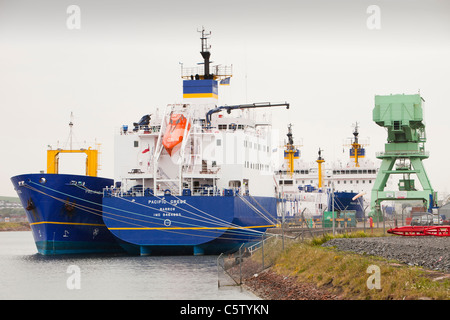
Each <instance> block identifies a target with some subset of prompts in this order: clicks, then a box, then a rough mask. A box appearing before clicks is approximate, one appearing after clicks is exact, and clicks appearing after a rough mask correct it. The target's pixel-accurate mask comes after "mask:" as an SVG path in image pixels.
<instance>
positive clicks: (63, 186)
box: [11, 173, 122, 255]
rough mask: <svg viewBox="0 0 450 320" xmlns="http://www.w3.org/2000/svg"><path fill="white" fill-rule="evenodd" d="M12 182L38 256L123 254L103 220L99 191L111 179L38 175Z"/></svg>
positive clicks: (30, 175)
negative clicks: (23, 209)
mask: <svg viewBox="0 0 450 320" xmlns="http://www.w3.org/2000/svg"><path fill="white" fill-rule="evenodd" d="M11 181H12V183H13V185H14V188H15V190H16V191H17V194H18V196H19V198H20V201H21V202H22V205H23V207H24V208H25V210H26V214H27V218H28V221H29V223H30V226H31V229H32V232H33V237H34V241H35V243H36V247H37V250H38V252H39V253H40V254H43V255H57V254H83V253H102V252H108V253H109V252H120V251H122V249H121V247H120V246H119V245H118V244H117V242H116V241H115V238H114V237H113V235H112V234H111V233H110V231H109V230H108V228H107V227H106V226H105V224H104V223H103V219H102V189H103V188H105V187H107V186H110V185H112V184H113V180H112V179H106V178H98V177H90V176H82V175H72V174H42V173H38V174H24V175H19V176H15V177H12V178H11Z"/></svg>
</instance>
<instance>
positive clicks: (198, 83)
mask: <svg viewBox="0 0 450 320" xmlns="http://www.w3.org/2000/svg"><path fill="white" fill-rule="evenodd" d="M183 98H215V99H217V98H218V89H217V81H216V80H212V79H207V80H184V81H183Z"/></svg>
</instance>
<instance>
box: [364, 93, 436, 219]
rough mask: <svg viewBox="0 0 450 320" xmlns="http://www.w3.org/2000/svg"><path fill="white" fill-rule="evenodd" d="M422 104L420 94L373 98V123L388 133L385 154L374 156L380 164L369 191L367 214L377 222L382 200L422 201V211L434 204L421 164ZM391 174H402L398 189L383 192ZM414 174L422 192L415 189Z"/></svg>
mask: <svg viewBox="0 0 450 320" xmlns="http://www.w3.org/2000/svg"><path fill="white" fill-rule="evenodd" d="M423 102H424V100H423V99H422V97H421V96H420V95H419V94H414V95H405V94H397V95H388V96H375V107H374V109H373V121H374V122H375V123H376V124H377V125H379V126H381V127H384V128H386V129H387V134H388V136H387V143H386V144H385V150H384V152H379V153H377V155H376V156H377V158H378V159H381V160H382V163H381V166H380V169H379V171H378V175H377V178H376V180H375V183H374V185H373V188H372V196H371V213H370V214H371V215H372V216H374V217H375V218H377V219H380V218H381V217H382V214H381V211H380V203H381V202H382V201H385V200H390V201H392V200H422V201H423V204H424V211H425V210H429V211H431V208H432V207H434V206H435V205H436V200H437V195H436V193H435V192H434V191H433V188H432V187H431V183H430V180H429V179H428V176H427V173H426V171H425V167H424V165H423V163H422V161H423V160H425V159H427V158H428V157H429V154H428V152H426V151H425V142H426V135H425V124H424V122H423V108H422V103H423ZM394 166H395V168H394ZM391 174H400V175H402V177H401V178H400V179H399V183H398V190H385V186H386V182H387V181H388V179H389V177H390V175H391ZM413 175H416V177H417V178H418V180H419V182H420V184H421V186H422V190H418V189H417V188H416V185H415V180H414V179H413V178H412V176H413Z"/></svg>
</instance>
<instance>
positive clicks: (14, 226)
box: [0, 222, 30, 231]
mask: <svg viewBox="0 0 450 320" xmlns="http://www.w3.org/2000/svg"><path fill="white" fill-rule="evenodd" d="M15 230H30V224H29V223H28V222H0V231H15Z"/></svg>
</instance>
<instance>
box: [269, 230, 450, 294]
mask: <svg viewBox="0 0 450 320" xmlns="http://www.w3.org/2000/svg"><path fill="white" fill-rule="evenodd" d="M376 235H379V234H376ZM368 236H372V235H371V234H367V233H364V232H356V233H352V234H343V235H338V236H336V237H341V238H346V237H347V238H350V237H351V238H356V237H368ZM332 237H333V236H332V235H329V234H326V235H324V236H323V237H321V238H316V239H313V240H311V241H310V242H308V243H295V244H292V245H290V246H289V247H288V248H286V250H284V251H282V253H281V254H279V255H278V256H277V258H276V259H275V263H274V266H273V270H274V271H276V272H277V273H279V274H282V275H289V276H295V277H297V279H298V281H302V282H310V283H314V284H316V285H317V286H318V287H324V288H327V289H328V290H330V291H331V292H333V293H335V294H338V295H340V296H341V297H342V298H343V299H351V300H386V299H395V300H402V299H421V298H431V299H438V300H443V299H446V300H449V299H450V280H449V279H448V278H447V279H446V280H442V281H433V279H432V278H431V277H430V273H429V272H427V271H426V270H423V269H422V268H419V267H410V266H406V265H402V264H399V263H394V262H393V261H388V260H386V259H383V258H379V257H374V256H366V255H359V254H356V253H350V252H343V251H338V250H336V249H335V248H325V247H321V245H322V244H323V243H325V242H326V241H328V240H330V239H331V238H332ZM267 247H268V248H267V249H269V248H270V247H269V246H267ZM371 265H376V266H378V267H379V268H380V280H381V281H380V285H381V288H380V289H376V288H374V289H371V290H370V289H369V288H368V286H367V281H368V279H369V277H370V276H371V273H370V274H369V273H367V269H368V267H369V266H371Z"/></svg>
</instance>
